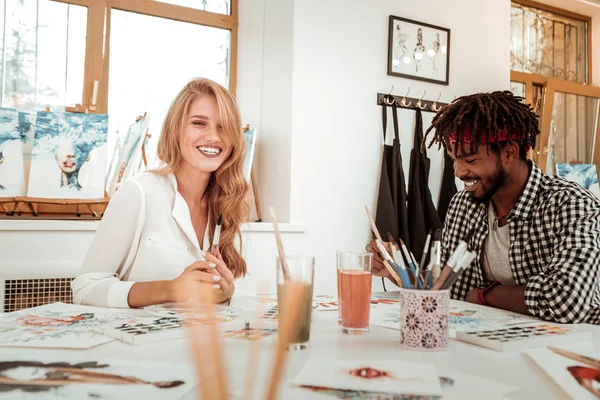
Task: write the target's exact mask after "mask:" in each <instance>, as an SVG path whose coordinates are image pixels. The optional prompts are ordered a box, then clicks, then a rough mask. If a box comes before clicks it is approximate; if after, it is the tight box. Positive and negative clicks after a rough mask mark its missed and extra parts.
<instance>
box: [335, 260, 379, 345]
mask: <svg viewBox="0 0 600 400" xmlns="http://www.w3.org/2000/svg"><path fill="white" fill-rule="evenodd" d="M372 267H373V254H371V253H361V252H354V251H341V252H339V253H338V273H339V274H340V302H339V307H340V311H341V316H342V332H344V333H346V334H349V335H355V334H362V333H367V332H369V316H370V312H371V283H372V280H373V278H372V275H371V268H372Z"/></svg>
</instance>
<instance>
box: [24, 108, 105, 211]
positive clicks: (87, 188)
mask: <svg viewBox="0 0 600 400" xmlns="http://www.w3.org/2000/svg"><path fill="white" fill-rule="evenodd" d="M107 133H108V116H106V115H100V114H74V113H51V112H38V113H37V117H36V126H35V133H34V141H33V153H32V156H31V173H30V176H29V185H28V190H27V195H28V196H31V197H51V198H77V199H89V198H92V199H97V198H102V197H103V196H104V186H105V185H104V183H105V176H106V138H107Z"/></svg>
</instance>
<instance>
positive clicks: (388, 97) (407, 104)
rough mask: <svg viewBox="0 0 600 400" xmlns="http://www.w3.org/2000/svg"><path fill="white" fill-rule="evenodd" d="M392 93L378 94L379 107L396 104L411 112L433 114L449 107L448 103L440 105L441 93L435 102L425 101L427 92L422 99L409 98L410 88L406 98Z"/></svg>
mask: <svg viewBox="0 0 600 400" xmlns="http://www.w3.org/2000/svg"><path fill="white" fill-rule="evenodd" d="M392 90H393V86H392ZM391 93H392V92H391V91H390V93H377V105H380V106H381V105H388V106H391V105H393V104H394V103H395V104H396V106H397V107H398V108H406V109H409V110H421V111H424V112H433V113H437V112H439V111H440V110H441V109H442V108H443V107H445V106H447V105H448V103H440V102H439V101H438V100H439V99H440V98H441V97H442V94H441V93H440V95H439V96H438V98H437V100H435V101H432V100H425V95H426V94H427V91H425V92H424V93H423V96H421V98H419V99H417V98H412V97H407V96H408V94H409V93H410V88H408V91H407V92H406V94H405V95H404V96H396V95H393V94H391Z"/></svg>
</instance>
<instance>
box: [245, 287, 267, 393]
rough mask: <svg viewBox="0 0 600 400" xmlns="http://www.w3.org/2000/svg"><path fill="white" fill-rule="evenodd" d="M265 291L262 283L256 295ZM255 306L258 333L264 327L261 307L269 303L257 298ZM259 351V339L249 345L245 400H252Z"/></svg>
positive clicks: (255, 323) (255, 324) (263, 309)
mask: <svg viewBox="0 0 600 400" xmlns="http://www.w3.org/2000/svg"><path fill="white" fill-rule="evenodd" d="M266 291H267V283H266V282H263V283H262V284H261V285H260V286H259V289H258V293H265V292H266ZM256 304H257V305H256V322H254V328H255V329H257V330H258V331H259V332H260V330H261V329H262V327H263V325H264V324H263V322H262V319H261V318H260V316H261V315H262V314H264V313H265V312H266V307H263V305H264V304H267V307H268V304H269V302H268V301H265V300H263V299H261V298H257V299H256ZM248 328H250V327H248ZM259 351H260V339H257V340H255V341H253V342H252V343H251V344H250V355H249V357H248V367H247V368H246V379H245V384H244V393H245V396H244V397H245V398H246V400H252V398H253V397H254V384H255V382H256V372H257V371H258V368H257V366H258V355H259Z"/></svg>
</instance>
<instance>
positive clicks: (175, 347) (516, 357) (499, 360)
mask: <svg viewBox="0 0 600 400" xmlns="http://www.w3.org/2000/svg"><path fill="white" fill-rule="evenodd" d="M254 299H255V297H253V296H250V295H249V294H238V295H236V296H235V297H234V298H233V299H232V302H231V306H232V307H237V308H241V309H243V310H244V313H243V314H241V315H240V316H239V317H238V318H237V319H236V321H239V324H240V327H239V328H240V329H241V328H243V325H244V320H245V319H246V318H247V319H253V318H252V317H253V316H254V314H255V312H256V301H255V300H254ZM253 300H254V301H253ZM469 307H472V308H476V309H477V308H482V307H481V306H477V305H469ZM488 310H489V309H488ZM497 312H502V311H500V310H498V311H497ZM580 326H581V327H583V328H584V329H589V330H590V332H592V337H593V343H585V344H575V345H574V347H573V346H571V347H572V348H573V349H575V350H577V349H581V350H582V351H598V350H600V346H598V344H600V327H598V326H594V325H588V324H581V325H580ZM399 335H400V332H399V331H398V330H394V329H388V328H382V327H377V326H371V327H370V331H369V332H368V333H367V334H364V335H357V336H348V335H345V334H343V333H342V332H341V328H340V326H339V325H338V322H337V312H335V311H315V312H314V313H313V320H312V327H311V334H310V336H311V337H310V342H309V346H308V349H306V350H301V351H291V352H290V353H289V356H290V357H289V359H288V360H289V363H288V365H287V367H286V369H285V376H286V383H284V384H283V385H282V387H281V398H282V399H306V398H324V399H327V398H329V399H331V398H332V397H328V396H324V395H321V394H315V393H313V392H309V391H307V390H305V389H300V388H296V387H294V386H291V385H289V384H288V383H287V382H289V380H290V379H292V378H293V377H294V376H295V374H296V373H297V372H298V371H299V370H300V369H301V368H302V366H303V364H304V363H305V362H306V360H307V359H308V358H317V359H324V360H325V359H336V360H386V361H390V360H401V361H408V362H411V361H414V362H423V363H430V364H433V365H434V366H435V368H436V369H437V372H438V374H439V375H441V376H443V375H444V374H447V373H450V372H462V373H467V374H470V375H475V376H480V377H484V378H488V379H492V380H495V381H497V382H500V383H504V384H506V385H510V386H513V387H515V388H517V390H516V391H515V392H512V393H510V394H509V395H507V396H506V397H504V398H510V399H534V398H535V399H567V398H568V397H567V396H566V395H565V394H564V392H563V391H562V390H561V389H560V387H559V386H558V385H556V384H555V383H554V382H553V381H552V379H551V378H550V377H548V376H547V375H546V374H545V373H544V371H543V370H541V369H540V368H539V367H538V366H537V365H536V364H535V363H534V362H533V361H532V360H531V359H529V358H528V357H527V356H526V355H525V354H523V353H521V352H497V351H493V350H490V349H487V348H483V347H478V346H474V345H471V344H467V343H462V342H459V341H456V340H450V343H449V346H448V349H447V350H445V351H441V352H432V353H426V352H416V351H408V350H404V349H402V348H401V347H400V345H399V337H400V336H399ZM275 336H276V335H274V336H272V337H270V338H267V339H263V340H261V341H260V344H259V346H260V348H261V350H260V352H259V359H258V361H257V362H256V363H255V364H254V365H253V366H251V367H249V366H248V356H249V353H250V352H249V349H250V346H252V343H254V342H251V341H246V340H239V339H225V340H224V342H223V343H224V345H223V347H224V349H225V353H226V363H227V369H228V385H229V387H230V388H232V390H234V391H235V392H237V393H241V391H242V390H243V387H244V377H245V374H246V372H247V371H248V370H249V368H253V369H254V370H255V371H256V374H257V375H256V376H257V380H258V381H260V380H261V379H263V380H264V379H266V377H268V376H269V374H268V372H269V371H270V368H271V364H272V356H273V349H274V344H275ZM190 346H191V345H190V342H189V341H188V340H183V339H182V340H175V341H169V342H159V343H152V344H145V345H136V346H132V345H129V344H126V343H124V342H121V341H118V340H115V341H112V342H110V343H107V344H104V345H100V346H97V347H94V348H91V349H88V350H65V349H39V348H35V349H34V348H0V353H1V357H2V358H3V359H6V357H17V356H19V357H23V356H26V357H31V356H37V355H39V354H43V355H44V356H48V357H61V356H62V357H64V356H65V354H69V355H75V354H76V355H77V356H79V357H80V356H82V355H85V356H86V357H88V356H89V357H90V358H94V357H104V358H118V359H123V358H125V359H128V360H138V361H140V364H143V362H144V361H159V362H176V363H191V362H192V356H191V351H190V349H191V347H190ZM256 390H257V393H259V392H258V391H259V390H262V389H261V388H260V384H259V385H258V386H257V388H256ZM186 398H188V399H194V398H198V396H197V395H196V393H194V391H192V392H190V393H189V394H188V395H187V396H186ZM255 398H261V396H260V395H258V396H257V397H255ZM489 398H502V397H494V396H493V393H490V397H489Z"/></svg>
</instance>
